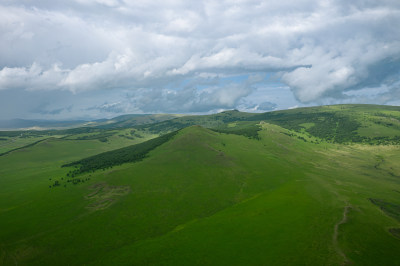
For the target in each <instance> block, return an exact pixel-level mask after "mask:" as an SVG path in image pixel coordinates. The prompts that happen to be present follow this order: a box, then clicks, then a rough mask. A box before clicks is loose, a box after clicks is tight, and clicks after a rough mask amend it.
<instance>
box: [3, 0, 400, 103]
mask: <svg viewBox="0 0 400 266" xmlns="http://www.w3.org/2000/svg"><path fill="white" fill-rule="evenodd" d="M0 16H1V17H2V20H1V21H0V92H1V91H5V90H8V89H28V90H31V91H40V90H60V91H71V92H73V93H78V94H79V93H83V92H88V91H96V90H98V91H104V90H115V91H120V90H121V89H124V90H126V89H128V90H133V91H135V90H136V91H137V93H135V95H136V97H137V99H141V100H143V101H147V98H146V97H147V96H145V94H146V93H148V94H149V95H150V94H154V96H153V99H152V100H153V102H154V103H155V102H157V104H158V105H159V106H163V108H164V109H163V110H175V109H176V108H178V107H176V108H175V106H172V107H171V106H169V105H173V104H176V103H177V101H175V100H170V99H171V97H172V96H171V95H175V96H174V97H178V98H179V99H183V98H185V99H187V101H188V102H189V103H190V104H192V107H191V106H189V105H190V104H187V105H185V108H186V110H195V109H196V110H197V109H202V110H203V109H204V108H205V106H206V105H202V104H200V103H199V101H200V102H201V100H199V99H201V97H205V98H207V97H209V96H210V97H211V95H212V97H214V98H207V99H208V100H209V101H210V105H209V106H208V107H209V108H217V107H216V106H217V105H219V106H220V107H221V108H224V107H226V106H233V105H234V104H237V103H238V101H239V100H240V99H243V98H244V97H247V96H248V95H249V93H252V92H254V90H252V91H251V92H249V91H248V90H247V87H246V86H243V85H241V84H236V85H235V84H231V85H230V87H226V86H225V85H226V84H222V83H218V82H215V80H218V79H219V78H221V77H226V76H232V75H239V76H240V75H248V74H252V73H264V74H265V73H271V72H276V73H278V76H279V77H280V78H281V79H280V81H281V82H283V83H285V84H286V85H288V86H289V87H290V89H291V91H292V93H293V94H294V95H295V97H296V98H297V100H299V101H300V102H302V103H318V102H321V101H324V100H326V99H336V100H337V101H338V102H340V101H342V100H345V99H347V98H348V97H358V96H357V95H356V94H353V95H352V96H349V95H348V94H346V93H345V92H346V91H348V90H358V89H364V88H366V87H374V88H383V87H386V88H389V91H394V86H395V85H394V84H397V83H396V82H398V81H399V75H398V73H399V71H400V34H398V27H397V25H400V3H399V2H398V1H391V0H383V1H372V0H371V1H361V0H356V1H333V0H327V1H317V0H298V1H290V0H286V1H275V2H273V1H257V0H240V1H178V0H168V1H165V0H164V1H161V0H157V1H144V0H140V1H124V0H76V1H68V2H61V1H48V0H38V1H35V2H34V3H33V2H32V1H28V0H20V1H11V0H5V1H3V3H2V4H0ZM213 79H214V81H213V82H214V84H213V85H211V84H210V85H209V86H210V90H212V93H211V92H209V93H210V94H209V95H208V94H204V95H203V96H201V95H202V93H205V92H201V91H199V90H198V89H195V88H197V87H203V86H204V83H207V82H210V80H213ZM188 80H189V83H190V85H191V86H190V90H188V91H186V89H187V88H186V89H185V88H184V90H183V89H182V86H181V85H182V83H184V82H187V81H188ZM260 82H261V83H263V82H264V83H267V82H270V81H268V80H263V79H261V80H260ZM216 84H219V85H216ZM174 86H175V89H174ZM218 86H219V87H218ZM235 86H237V87H235ZM166 87H168V90H170V91H171V92H170V93H169V94H170V96H169V97H167V94H165V91H164V90H163V89H162V88H166ZM192 90H193V91H192ZM139 92H140V93H141V94H140V95H139ZM155 92H157V93H155ZM159 92H162V93H159ZM21 93H22V92H21ZM146 95H147V94H146ZM207 95H208V96H207ZM394 95H395V97H397V96H396V95H398V94H394ZM142 96H143V97H142ZM206 96H207V97H206ZM157 97H159V98H157ZM190 97H194V98H193V99H191V98H190ZM164 100H165V101H166V102H161V101H164ZM137 101H139V100H137ZM137 101H136V102H137ZM263 101H265V99H264V100H263ZM102 102H104V101H102ZM100 104H101V103H98V105H99V106H100ZM148 104H150V105H151V106H154V107H155V105H154V104H151V103H148ZM168 104H169V105H168ZM257 104H261V102H260V103H257ZM199 106H202V107H201V108H200V107H199ZM203 107H204V108H203ZM143 108H145V107H143ZM160 108H161V107H160ZM160 108H158V109H160ZM148 109H149V110H150V109H153V110H155V108H148ZM156 109H157V108H156ZM160 110H161V109H160Z"/></svg>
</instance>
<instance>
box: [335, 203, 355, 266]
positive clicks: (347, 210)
mask: <svg viewBox="0 0 400 266" xmlns="http://www.w3.org/2000/svg"><path fill="white" fill-rule="evenodd" d="M350 209H351V206H349V205H346V206H345V207H344V210H343V217H342V220H340V221H339V222H337V223H336V224H335V227H334V231H333V238H332V240H333V246H334V247H335V249H336V252H337V253H338V254H339V255H340V256H341V257H343V263H342V265H347V264H349V263H350V261H349V259H348V258H347V257H346V254H344V252H343V250H342V249H341V248H340V247H339V244H338V239H337V238H338V234H339V226H340V225H342V224H344V223H346V222H347V214H348V213H349V211H350Z"/></svg>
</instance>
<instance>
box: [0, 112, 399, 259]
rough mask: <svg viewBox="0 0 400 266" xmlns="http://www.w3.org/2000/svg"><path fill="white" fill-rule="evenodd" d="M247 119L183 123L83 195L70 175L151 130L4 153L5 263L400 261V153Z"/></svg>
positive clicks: (89, 182) (89, 175) (91, 180)
mask: <svg viewBox="0 0 400 266" xmlns="http://www.w3.org/2000/svg"><path fill="white" fill-rule="evenodd" d="M326 108H331V109H334V108H337V109H338V110H343V109H341V108H342V107H326ZM351 110H352V109H351ZM324 111H325V110H324ZM290 112H293V111H292V110H291V111H290ZM352 112H354V113H355V114H353V116H354V117H360V114H359V111H357V110H356V111H352ZM382 112H383V111H382ZM392 112H394V111H392ZM391 115H392V116H394V115H397V113H394V114H393V113H391ZM249 116H250V115H243V116H241V117H245V119H246V120H247V121H243V120H240V119H239V120H238V121H236V122H232V121H230V122H226V123H227V124H226V126H225V127H224V124H220V123H217V124H218V127H217V128H219V130H217V131H213V130H209V129H207V128H204V127H201V126H190V127H186V128H184V129H182V130H181V131H179V132H178V133H177V135H175V136H174V137H173V138H172V139H171V140H169V141H168V142H165V143H164V144H162V145H160V146H157V147H156V148H155V149H153V150H151V151H150V152H149V153H148V155H147V156H146V157H145V158H144V159H143V160H141V161H139V162H135V163H125V164H122V165H119V166H114V167H113V168H110V169H107V170H96V171H94V172H86V173H82V174H81V175H79V177H80V178H82V180H85V182H81V183H79V184H76V185H73V184H70V183H65V180H61V178H64V177H65V175H66V173H67V172H68V171H70V170H73V169H75V168H73V167H67V168H62V167H61V166H62V165H64V164H66V163H70V162H73V161H78V160H80V159H83V158H86V157H89V156H92V155H96V154H99V153H101V152H106V151H110V150H114V149H117V148H120V147H124V146H128V145H129V144H130V143H133V142H134V141H137V142H142V141H145V140H147V139H150V138H152V137H155V136H156V134H153V135H150V134H149V133H148V131H140V132H141V134H143V135H144V137H143V138H135V139H134V140H132V139H129V138H126V137H122V136H132V135H131V129H120V130H121V131H119V132H118V133H116V134H114V135H113V136H111V137H108V140H107V142H101V141H99V140H97V139H83V140H77V139H73V137H70V138H71V139H70V140H68V139H57V138H50V139H47V140H45V141H42V142H40V143H38V144H36V145H34V146H31V147H28V148H26V149H21V150H17V151H14V152H11V153H9V154H7V155H4V156H1V157H0V165H1V168H0V228H2V229H3V230H0V264H2V265H15V264H18V265H84V264H86V265H160V264H161V265H344V264H349V265H350V264H353V265H400V261H399V259H398V254H399V250H400V239H399V237H398V235H399V234H398V232H399V230H400V229H399V228H400V221H399V220H398V218H397V217H400V211H399V210H400V166H399V164H398V162H399V161H400V150H399V149H400V147H399V146H398V145H388V144H386V145H376V144H375V145H368V144H363V143H361V142H360V143H351V144H340V143H332V141H331V140H326V139H323V138H320V137H318V136H315V135H312V134H311V133H310V132H308V131H306V129H310V128H312V127H313V124H304V121H303V122H302V123H299V124H302V125H301V128H303V129H301V128H299V129H298V130H295V129H290V128H284V127H281V126H279V125H276V123H275V122H274V123H269V122H268V121H263V122H260V121H249V119H248V117H249ZM179 119H181V118H179ZM190 119H193V118H190ZM203 119H204V118H203ZM357 119H358V118H357ZM299 122H301V121H299ZM165 123H166V122H165V121H164V122H161V123H160V124H162V125H165ZM365 123H367V122H365ZM374 124H376V123H374ZM153 128H155V127H153ZM255 128H257V131H256V134H257V136H258V137H257V138H254V137H252V136H253V134H254V133H251V134H250V135H248V134H247V133H246V134H242V133H243V132H254V129H255ZM244 129H249V130H248V131H246V130H244ZM391 129H393V130H396V128H395V125H394V126H391ZM140 130H144V129H143V128H141V129H140ZM146 132H147V133H146ZM136 133H139V131H138V132H136ZM145 134H147V135H145ZM365 134H366V136H368V137H369V136H370V135H368V134H369V133H368V132H366V133H365ZM395 135H396V134H394V136H395ZM50 179H51V180H50ZM54 180H58V181H60V182H61V183H62V184H63V185H61V186H55V187H53V186H52V184H53V183H54ZM64 184H66V186H65V187H64ZM49 186H50V187H49Z"/></svg>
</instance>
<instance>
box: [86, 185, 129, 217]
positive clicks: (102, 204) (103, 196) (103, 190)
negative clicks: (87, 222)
mask: <svg viewBox="0 0 400 266" xmlns="http://www.w3.org/2000/svg"><path fill="white" fill-rule="evenodd" d="M89 189H90V190H92V192H90V193H89V194H88V195H86V196H85V198H86V199H87V200H89V201H90V203H89V205H87V206H86V208H87V209H89V210H92V211H98V210H104V209H106V208H108V207H110V206H111V205H112V204H113V203H115V202H116V201H117V200H118V199H119V198H121V197H122V196H125V195H128V194H129V193H130V192H131V188H130V187H129V186H110V185H108V184H107V183H98V184H94V185H92V186H90V187H89Z"/></svg>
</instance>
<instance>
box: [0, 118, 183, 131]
mask: <svg viewBox="0 0 400 266" xmlns="http://www.w3.org/2000/svg"><path fill="white" fill-rule="evenodd" d="M179 116H181V115H174V114H129V115H121V116H117V117H114V118H111V119H97V120H92V121H90V120H65V121H63V120H44V119H32V120H30V119H9V120H0V130H28V129H29V130H30V129H36V130H41V129H65V128H75V127H101V128H114V127H129V126H136V125H144V124H150V123H156V122H162V121H165V120H168V119H172V118H175V117H179Z"/></svg>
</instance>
